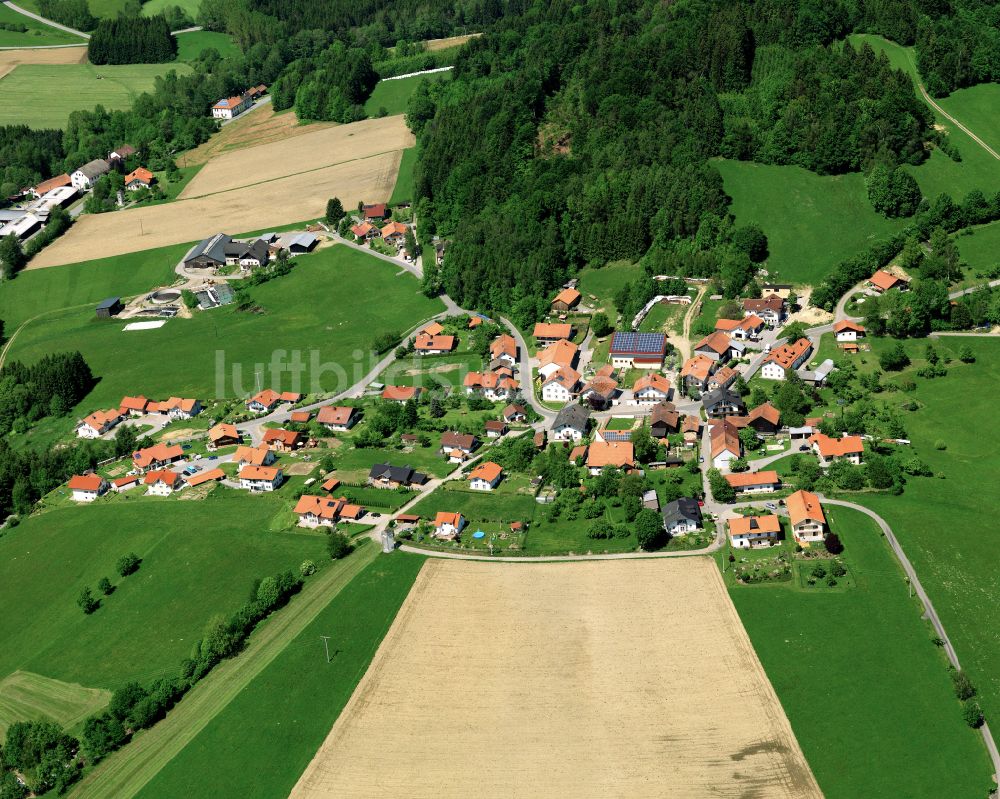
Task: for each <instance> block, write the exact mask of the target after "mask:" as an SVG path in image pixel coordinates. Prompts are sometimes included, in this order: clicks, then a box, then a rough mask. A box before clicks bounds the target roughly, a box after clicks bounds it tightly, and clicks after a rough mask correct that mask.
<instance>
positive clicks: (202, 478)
mask: <svg viewBox="0 0 1000 799" xmlns="http://www.w3.org/2000/svg"><path fill="white" fill-rule="evenodd" d="M225 477H226V473H225V472H224V471H222V469H209V470H208V471H207V472H198V473H197V474H193V475H191V476H190V477H185V478H184V481H185V482H186V483H187V484H188V485H189V486H199V485H201V484H202V483H208V482H210V481H212V480H223V479H225Z"/></svg>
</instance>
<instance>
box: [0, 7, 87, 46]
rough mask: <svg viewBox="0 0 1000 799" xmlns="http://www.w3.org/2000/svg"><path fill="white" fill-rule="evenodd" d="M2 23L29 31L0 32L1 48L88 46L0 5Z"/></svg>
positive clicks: (73, 37)
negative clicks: (20, 26)
mask: <svg viewBox="0 0 1000 799" xmlns="http://www.w3.org/2000/svg"><path fill="white" fill-rule="evenodd" d="M0 22H2V23H8V24H14V25H23V26H24V27H26V28H27V29H28V30H27V31H25V32H23V33H21V32H19V31H9V30H0V47H49V46H52V45H59V44H86V42H84V41H83V40H82V39H81V38H80V37H79V36H77V35H75V34H72V33H67V32H66V31H62V30H59V29H58V28H53V27H52V26H51V25H46V24H45V23H44V22H39V21H38V20H35V19H32V18H31V17H28V16H25V15H24V14H21V13H19V12H17V11H15V10H14V9H13V8H10V7H9V6H5V5H0Z"/></svg>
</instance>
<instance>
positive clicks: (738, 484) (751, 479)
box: [726, 470, 781, 488]
mask: <svg viewBox="0 0 1000 799" xmlns="http://www.w3.org/2000/svg"><path fill="white" fill-rule="evenodd" d="M726 482H727V483H729V485H731V486H732V487H733V488H746V487H747V486H761V485H777V484H778V483H780V482H781V478H780V477H778V473H777V472H775V471H773V470H772V471H766V472H740V473H736V474H727V475H726Z"/></svg>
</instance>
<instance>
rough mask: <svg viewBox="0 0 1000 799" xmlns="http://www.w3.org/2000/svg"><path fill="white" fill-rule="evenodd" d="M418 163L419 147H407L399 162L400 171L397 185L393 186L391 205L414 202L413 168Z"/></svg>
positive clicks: (397, 175)
mask: <svg viewBox="0 0 1000 799" xmlns="http://www.w3.org/2000/svg"><path fill="white" fill-rule="evenodd" d="M416 165H417V148H416V147H407V148H406V149H405V150H403V157H402V159H400V162H399V172H398V173H397V174H396V185H395V186H393V189H392V196H391V197H390V198H389V205H390V206H393V205H399V203H408V202H413V168H414V167H415V166H416Z"/></svg>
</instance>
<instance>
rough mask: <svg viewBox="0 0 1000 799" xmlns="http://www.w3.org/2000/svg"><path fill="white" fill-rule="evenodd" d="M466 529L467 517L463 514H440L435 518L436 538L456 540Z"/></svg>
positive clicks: (444, 512) (441, 512)
mask: <svg viewBox="0 0 1000 799" xmlns="http://www.w3.org/2000/svg"><path fill="white" fill-rule="evenodd" d="M463 527H465V517H464V516H463V515H462V514H461V513H448V512H447V511H440V512H438V514H437V516H435V517H434V536H435V537H436V538H445V539H451V538H455V536H457V535H458V534H459V533H460V532H462V528H463Z"/></svg>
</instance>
